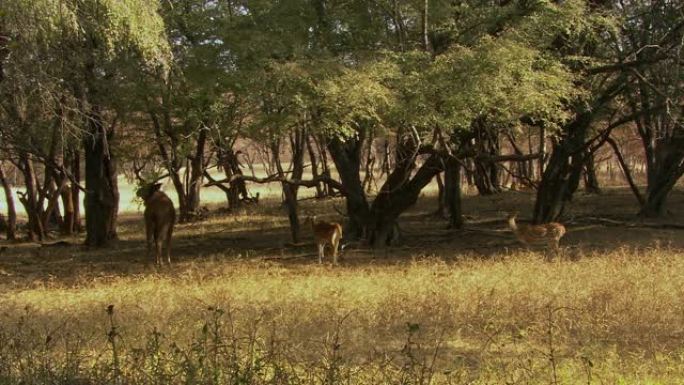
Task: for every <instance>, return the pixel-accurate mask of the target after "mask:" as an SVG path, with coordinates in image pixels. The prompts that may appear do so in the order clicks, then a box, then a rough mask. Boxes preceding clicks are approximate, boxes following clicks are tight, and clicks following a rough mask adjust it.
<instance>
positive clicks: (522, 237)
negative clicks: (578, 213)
mask: <svg viewBox="0 0 684 385" xmlns="http://www.w3.org/2000/svg"><path fill="white" fill-rule="evenodd" d="M517 217H518V213H511V214H509V215H508V227H509V228H510V229H511V230H512V231H513V234H515V237H516V238H517V239H518V241H519V242H520V243H522V244H523V245H525V246H530V245H536V244H544V245H546V246H548V247H550V248H551V249H553V250H554V251H558V248H559V242H560V239H561V238H563V235H565V226H563V225H562V224H561V223H558V222H550V223H543V224H540V225H528V224H518V223H516V221H515V219H516V218H517Z"/></svg>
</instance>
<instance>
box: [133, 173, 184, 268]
mask: <svg viewBox="0 0 684 385" xmlns="http://www.w3.org/2000/svg"><path fill="white" fill-rule="evenodd" d="M160 188H161V183H147V184H143V186H142V187H140V188H139V189H138V191H137V193H136V195H137V196H138V197H140V198H142V200H143V202H144V204H145V231H146V233H147V258H148V259H149V258H150V252H151V249H152V242H153V241H154V246H155V263H156V264H157V265H161V264H162V249H163V247H164V246H165V247H166V261H167V262H168V263H169V265H170V264H171V236H172V234H173V225H174V224H175V223H176V210H175V209H174V207H173V202H172V201H171V199H170V198H169V197H168V196H167V195H166V194H164V192H162V191H160V190H159V189H160Z"/></svg>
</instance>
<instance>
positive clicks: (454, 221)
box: [444, 157, 463, 229]
mask: <svg viewBox="0 0 684 385" xmlns="http://www.w3.org/2000/svg"><path fill="white" fill-rule="evenodd" d="M444 198H445V200H446V204H447V209H448V210H449V228H452V229H460V228H461V227H463V212H462V209H461V165H460V164H459V163H458V160H457V159H454V158H453V157H449V158H448V159H447V160H446V162H445V170H444Z"/></svg>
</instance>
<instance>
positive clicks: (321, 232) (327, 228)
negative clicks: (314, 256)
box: [310, 216, 342, 265]
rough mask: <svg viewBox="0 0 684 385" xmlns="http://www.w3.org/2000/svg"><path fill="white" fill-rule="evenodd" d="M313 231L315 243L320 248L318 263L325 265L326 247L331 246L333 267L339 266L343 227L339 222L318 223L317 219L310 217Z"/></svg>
mask: <svg viewBox="0 0 684 385" xmlns="http://www.w3.org/2000/svg"><path fill="white" fill-rule="evenodd" d="M310 221H311V228H312V229H313V234H314V241H315V243H316V246H317V247H318V263H319V264H321V263H323V257H325V246H326V245H330V247H332V251H333V265H337V256H338V252H339V248H340V241H341V240H342V226H341V225H340V224H339V223H337V222H323V221H316V217H315V216H312V217H310Z"/></svg>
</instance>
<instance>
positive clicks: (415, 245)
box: [0, 188, 684, 290]
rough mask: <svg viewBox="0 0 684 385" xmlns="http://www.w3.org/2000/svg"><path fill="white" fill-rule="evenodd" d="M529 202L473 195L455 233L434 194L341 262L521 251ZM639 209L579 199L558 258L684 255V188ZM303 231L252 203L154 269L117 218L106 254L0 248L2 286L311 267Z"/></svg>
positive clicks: (629, 199) (130, 222)
mask: <svg viewBox="0 0 684 385" xmlns="http://www.w3.org/2000/svg"><path fill="white" fill-rule="evenodd" d="M533 203H534V195H533V194H532V193H528V192H505V193H502V194H497V195H492V196H485V197H480V196H468V197H465V199H464V202H463V208H464V213H465V217H466V224H465V226H464V229H462V230H449V229H447V228H446V222H445V221H444V220H443V219H441V218H439V217H438V216H437V215H435V214H434V212H435V209H436V202H435V198H434V196H433V195H432V194H425V195H424V196H422V197H421V199H420V200H419V203H418V204H417V205H416V207H414V208H413V209H412V210H410V211H409V212H408V213H406V214H405V215H404V216H402V217H401V220H400V228H401V233H402V238H401V240H400V242H399V244H398V245H396V246H393V247H390V248H388V249H386V250H383V251H372V250H369V249H366V248H364V247H363V246H360V245H350V246H349V247H347V248H346V249H345V251H344V254H343V257H344V259H343V263H344V264H345V265H348V266H354V265H358V266H363V265H385V264H396V263H402V262H404V261H409V260H415V259H417V258H418V259H419V258H422V257H436V258H439V259H443V260H446V261H453V260H459V259H464V258H476V259H478V258H489V257H492V256H493V255H499V254H501V253H502V252H504V253H505V252H508V251H510V252H514V251H518V250H520V249H521V246H520V245H518V244H517V243H516V242H515V240H514V239H513V237H512V235H511V233H510V232H509V231H508V230H507V228H506V224H505V222H504V219H503V218H504V216H505V215H506V213H507V212H509V211H512V210H517V211H519V212H520V213H521V219H522V220H523V221H524V220H526V219H529V215H530V213H531V211H532V206H533ZM634 203H635V202H634V197H633V196H632V195H631V194H630V193H629V191H627V190H626V189H623V188H612V189H607V190H605V191H604V193H603V194H601V195H586V194H582V193H580V194H577V196H576V197H575V200H574V201H573V202H572V203H571V204H570V205H569V206H568V207H567V210H566V214H565V216H564V220H563V222H564V223H565V224H566V226H567V228H568V233H567V234H566V236H565V237H564V238H563V240H562V241H561V245H562V247H563V255H562V258H568V259H573V258H579V257H580V256H582V255H584V254H586V253H588V252H602V251H606V252H607V251H610V250H614V249H616V248H627V249H634V250H639V249H648V248H653V247H660V248H670V249H674V250H682V249H684V237H682V233H683V232H684V191H681V190H678V191H675V192H673V194H672V196H671V198H670V205H669V207H670V210H671V212H670V213H669V215H668V216H667V217H666V218H664V219H662V220H659V221H646V222H644V221H641V220H639V219H638V218H637V217H636V216H635V204H634ZM333 205H334V206H335V207H333ZM343 207H344V203H343V201H342V200H341V199H331V200H324V201H315V200H305V201H303V202H302V219H304V218H306V216H307V215H309V214H311V213H314V212H315V213H317V215H319V216H323V217H325V218H328V219H331V220H332V219H337V220H341V219H342V218H341V217H340V215H339V214H338V213H337V211H336V210H335V208H338V209H339V208H343ZM304 232H305V233H304V234H305V241H308V243H307V244H305V245H302V246H297V247H294V246H292V245H291V244H290V235H289V229H288V226H287V222H286V218H285V213H284V209H283V208H282V207H280V205H279V202H276V201H274V200H271V201H264V202H262V203H261V204H260V205H259V206H248V207H246V208H244V209H243V210H241V211H240V212H239V213H232V214H228V213H225V212H222V211H221V210H220V209H213V210H212V212H211V213H210V214H209V217H208V218H207V219H205V220H203V221H199V222H194V223H188V224H181V225H177V228H176V231H175V234H174V242H173V260H174V261H176V266H175V267H172V268H171V269H168V268H167V270H162V271H157V270H156V269H155V268H154V267H153V266H151V265H150V263H149V261H148V260H147V258H146V256H145V244H144V227H143V222H142V218H141V216H140V215H138V214H126V215H124V216H122V217H121V219H120V228H119V236H120V240H118V241H116V242H115V243H114V244H113V245H112V247H110V248H108V249H103V250H94V249H87V248H85V247H83V246H80V244H81V243H82V239H81V238H78V237H76V238H72V239H64V240H65V241H66V242H68V245H63V244H62V245H55V246H47V245H43V246H41V245H39V244H35V243H26V242H24V243H7V242H6V241H2V243H1V244H2V245H3V246H7V249H6V250H5V251H4V253H2V255H0V288H3V289H5V290H7V289H19V290H20V289H21V288H25V287H31V286H34V285H44V284H46V283H50V282H52V283H59V284H64V285H70V284H72V283H74V284H75V283H79V282H83V280H101V279H107V278H108V277H109V278H111V277H118V276H122V275H124V276H125V275H141V274H142V275H144V274H148V273H151V272H155V273H162V274H164V273H173V272H174V269H177V268H179V267H178V266H181V267H180V268H182V266H183V265H187V264H201V263H202V262H204V261H222V262H226V263H231V262H233V261H235V262H237V261H239V262H244V261H245V260H247V261H269V262H271V263H276V264H282V265H284V266H291V267H297V266H300V265H309V264H314V263H315V261H316V258H315V251H314V247H313V243H312V240H311V238H310V234H309V233H310V230H309V227H308V225H306V224H305V225H304ZM55 241H57V239H54V240H49V241H46V242H44V243H45V244H50V243H53V242H55ZM327 263H329V261H327Z"/></svg>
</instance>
